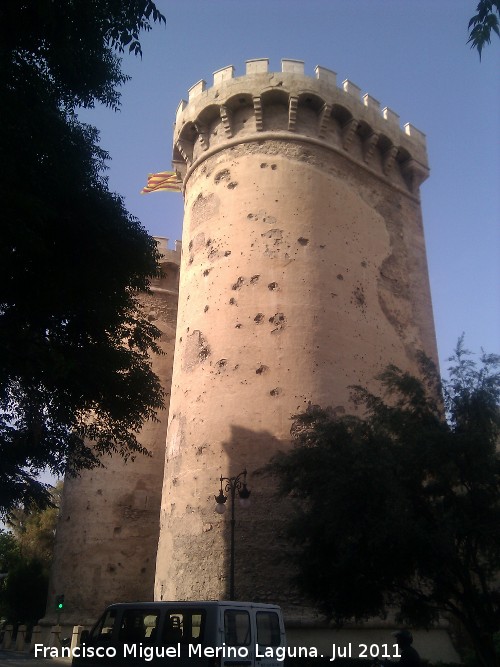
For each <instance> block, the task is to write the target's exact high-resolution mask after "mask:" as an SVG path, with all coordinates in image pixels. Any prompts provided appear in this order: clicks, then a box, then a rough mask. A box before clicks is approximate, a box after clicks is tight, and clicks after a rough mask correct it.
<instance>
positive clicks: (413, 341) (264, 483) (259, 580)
mask: <svg viewBox="0 0 500 667" xmlns="http://www.w3.org/2000/svg"><path fill="white" fill-rule="evenodd" d="M283 65H284V71H283V72H281V73H269V72H267V63H266V61H250V62H249V63H248V65H247V75H246V76H244V77H240V78H236V79H235V78H232V77H233V68H232V67H231V68H225V69H224V70H220V71H219V72H217V73H216V74H215V77H214V86H213V87H212V88H211V89H209V90H206V88H205V85H204V82H199V83H198V84H196V86H193V88H192V89H191V90H190V95H189V102H188V103H187V104H186V103H181V105H180V107H179V110H178V113H177V119H176V126H175V136H174V141H175V150H174V164H175V166H176V168H177V169H178V171H179V172H180V173H181V174H182V176H183V179H184V196H185V218H184V230H183V248H184V252H183V257H182V266H181V283H180V295H179V314H178V324H177V342H176V353H175V361H174V371H173V379H172V399H171V403H170V414H169V427H168V437H167V452H166V462H165V463H166V465H165V481H164V490H163V498H162V510H161V529H160V530H161V532H160V542H159V548H158V556H157V572H156V584H155V597H156V599H190V598H192V599H196V598H199V599H203V598H220V597H222V598H223V597H227V595H228V572H229V521H228V520H227V519H228V518H229V517H228V513H227V514H226V516H225V517H220V516H218V515H216V514H214V504H215V502H214V494H216V493H217V490H218V488H219V481H218V480H219V477H220V475H223V476H224V477H230V476H234V475H237V474H238V473H239V472H241V471H242V470H243V468H245V467H246V468H247V470H248V472H249V475H248V486H249V488H251V490H252V507H251V508H250V509H249V510H242V509H240V508H237V525H236V596H237V597H238V598H239V599H244V598H248V599H252V600H261V601H274V602H279V603H281V604H283V605H284V606H289V605H291V604H299V603H300V600H299V599H298V598H297V596H296V595H295V593H294V592H293V591H291V590H290V587H289V583H288V580H287V579H288V577H287V572H286V567H284V565H283V563H282V562H280V557H281V556H282V554H283V542H282V535H281V533H282V523H283V517H284V513H283V509H282V507H281V506H278V505H277V504H276V501H275V500H274V499H273V497H272V493H273V488H272V486H273V482H272V480H271V479H270V478H268V477H265V476H264V475H262V474H261V473H260V472H259V471H260V470H261V469H262V467H263V466H264V465H265V464H266V463H267V462H268V461H269V459H270V457H271V456H272V455H273V454H274V453H275V452H276V451H278V450H279V449H283V448H287V447H288V446H289V430H290V424H291V422H290V417H291V415H293V414H295V413H296V412H298V411H300V410H303V409H304V408H305V407H306V406H307V405H308V403H309V402H310V401H311V402H313V403H317V404H321V405H324V406H326V405H331V406H335V407H337V408H338V409H339V410H345V411H347V410H350V409H351V407H350V406H349V404H348V396H349V389H348V387H349V385H352V384H355V383H359V384H363V385H368V386H372V387H373V386H374V385H373V384H372V383H373V377H374V376H375V375H376V374H377V373H378V372H379V371H380V370H381V369H383V368H384V367H385V365H386V364H388V363H395V364H397V365H399V366H400V367H402V368H404V369H408V370H410V371H413V372H416V371H417V367H416V353H417V352H418V351H419V350H424V351H425V352H426V353H427V354H428V355H429V356H431V357H433V358H434V359H436V358H437V355H436V344H435V337H434V326H433V318H432V309H431V301H430V292H429V285H428V278H427V266H426V258H425V246H424V238H423V231H422V222H421V214H420V204H419V184H420V182H421V180H423V178H425V177H426V175H427V172H428V170H427V158H426V149H425V139H424V137H423V135H422V134H421V133H420V132H418V131H417V130H415V128H413V127H412V126H406V129H405V131H404V132H403V131H402V130H401V129H400V127H399V121H398V118H397V116H396V114H394V113H393V112H391V111H390V110H388V109H385V110H384V112H380V107H379V105H378V102H376V100H374V99H373V98H372V97H370V96H365V97H364V98H363V100H361V97H360V91H359V89H358V88H357V87H356V86H354V85H353V84H352V83H351V82H345V83H344V86H343V88H342V89H340V88H337V87H336V85H335V75H334V73H333V72H330V71H329V70H325V69H324V68H317V70H316V73H317V78H316V79H313V78H311V77H306V76H304V73H303V64H301V63H299V62H297V61H284V62H283Z"/></svg>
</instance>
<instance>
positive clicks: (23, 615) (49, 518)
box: [0, 482, 62, 624]
mask: <svg viewBox="0 0 500 667" xmlns="http://www.w3.org/2000/svg"><path fill="white" fill-rule="evenodd" d="M61 493H62V482H59V483H58V484H57V486H56V487H52V488H51V489H50V497H51V501H52V505H51V506H50V507H48V508H46V509H43V510H40V509H37V508H31V509H29V508H21V507H16V508H15V509H14V510H13V511H12V512H11V513H10V514H9V516H8V518H7V525H8V527H9V529H10V532H6V531H4V530H0V572H1V573H2V574H3V575H4V576H3V577H2V579H1V581H0V616H1V617H2V618H4V619H6V620H8V621H9V622H11V623H29V624H33V623H36V622H37V621H38V619H40V618H41V617H42V616H43V615H44V611H45V603H46V600H47V587H48V582H49V574H50V566H51V563H52V556H53V550H54V539H55V531H56V524H57V517H58V514H59V505H60V501H61ZM5 575H7V576H5Z"/></svg>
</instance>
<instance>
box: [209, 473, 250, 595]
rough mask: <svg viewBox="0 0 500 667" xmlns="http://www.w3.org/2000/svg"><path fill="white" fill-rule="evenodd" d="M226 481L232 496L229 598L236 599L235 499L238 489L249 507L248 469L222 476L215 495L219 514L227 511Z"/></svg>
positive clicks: (244, 502) (239, 496)
mask: <svg viewBox="0 0 500 667" xmlns="http://www.w3.org/2000/svg"><path fill="white" fill-rule="evenodd" d="M223 482H226V485H225V487H224V491H225V492H226V493H227V494H229V495H230V496H231V566H230V570H229V599H230V600H234V599H235V596H234V523H235V521H234V499H235V497H236V491H238V498H239V501H240V505H241V506H242V507H248V505H249V504H250V491H249V490H248V489H247V471H246V469H245V470H244V471H243V472H240V474H239V475H236V477H222V475H221V478H220V492H219V495H218V496H214V498H215V502H216V503H217V505H216V506H215V511H216V512H217V513H218V514H224V512H225V511H226V500H227V496H225V495H224V492H223V490H222V483H223Z"/></svg>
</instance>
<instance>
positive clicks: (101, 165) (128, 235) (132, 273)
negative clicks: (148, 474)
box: [0, 0, 164, 512]
mask: <svg viewBox="0 0 500 667" xmlns="http://www.w3.org/2000/svg"><path fill="white" fill-rule="evenodd" d="M155 21H156V22H159V21H164V17H163V16H162V15H161V14H160V13H159V12H158V10H157V9H156V7H155V5H154V3H153V2H150V0H99V2H98V1H97V0H37V1H36V2H34V1H33V0H4V1H3V2H2V3H1V4H0V98H1V100H2V106H1V109H0V156H1V159H0V201H1V205H2V218H3V224H2V234H1V235H0V256H1V262H0V489H1V490H0V511H3V512H6V511H8V510H10V509H11V508H12V507H13V506H15V505H16V504H17V503H21V504H26V503H28V502H29V501H30V500H37V501H39V502H41V501H45V502H48V501H49V495H48V491H47V488H46V487H45V486H44V485H43V484H41V483H39V482H37V481H36V475H37V473H38V472H39V471H40V470H42V469H43V468H45V467H48V468H49V469H50V470H51V471H52V472H53V473H55V474H59V475H60V474H62V473H63V472H64V470H65V469H66V468H67V469H68V470H69V471H70V472H76V471H77V470H78V469H80V468H82V467H92V466H95V465H98V464H99V455H100V454H102V453H103V452H111V453H112V452H119V453H120V454H122V455H123V456H125V457H128V456H130V455H133V454H134V453H136V452H144V450H143V448H142V447H141V446H140V444H139V443H138V442H137V439H136V434H137V432H138V430H139V428H140V427H141V425H142V423H143V422H144V421H145V420H146V419H149V418H154V415H155V413H156V411H157V409H158V408H159V407H160V406H161V405H162V392H161V387H160V383H159V380H158V378H157V377H156V376H155V375H154V374H153V372H152V370H151V366H150V363H149V353H150V351H153V352H158V351H159V350H158V347H157V345H156V343H155V339H156V338H157V337H158V336H159V331H158V330H157V329H156V327H154V326H152V324H151V323H150V322H148V320H147V319H146V318H145V317H144V316H143V315H142V314H141V312H140V309H139V307H138V301H137V294H138V292H139V291H140V290H145V289H147V288H148V285H149V279H150V278H151V277H152V276H153V275H155V274H156V272H157V251H156V244H155V241H154V239H152V238H151V237H150V236H149V235H148V234H147V232H146V231H145V229H144V228H143V227H142V226H141V225H140V223H139V221H138V220H137V219H135V218H133V217H132V216H131V215H130V214H129V213H128V212H127V211H126V209H125V207H124V203H123V201H122V199H121V198H120V197H119V196H118V195H116V194H113V193H111V192H109V190H108V184H107V179H106V177H105V176H104V170H105V168H106V160H107V159H108V157H109V156H108V154H107V153H106V151H104V150H103V149H102V148H100V147H99V145H98V140H99V135H98V132H97V130H96V129H95V128H93V127H92V126H90V125H88V124H84V123H81V122H80V121H79V120H78V116H77V111H78V108H79V107H82V106H83V107H93V106H94V104H95V103H101V104H104V105H107V106H109V107H112V108H114V109H117V108H118V106H119V98H120V93H119V87H120V86H121V85H122V84H123V83H124V82H125V81H126V79H127V77H126V76H125V75H124V74H123V73H122V71H121V60H120V57H119V55H118V54H119V53H120V52H123V51H124V50H125V49H128V50H129V51H131V52H133V53H135V54H140V53H141V47H140V42H139V33H140V31H141V30H149V29H150V28H151V23H152V22H155ZM89 441H92V442H93V443H95V447H92V448H91V447H89V446H88V442H89Z"/></svg>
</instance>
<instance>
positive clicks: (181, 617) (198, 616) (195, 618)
mask: <svg viewBox="0 0 500 667" xmlns="http://www.w3.org/2000/svg"><path fill="white" fill-rule="evenodd" d="M204 626H205V612H204V611H203V610H198V609H196V610H191V609H189V610H184V611H175V610H173V609H169V610H168V611H167V613H166V614H165V622H164V625H163V643H164V644H166V645H172V644H177V643H179V642H180V643H181V644H197V643H199V642H201V641H202V639H203V631H204Z"/></svg>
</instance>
